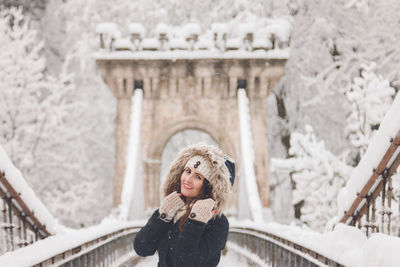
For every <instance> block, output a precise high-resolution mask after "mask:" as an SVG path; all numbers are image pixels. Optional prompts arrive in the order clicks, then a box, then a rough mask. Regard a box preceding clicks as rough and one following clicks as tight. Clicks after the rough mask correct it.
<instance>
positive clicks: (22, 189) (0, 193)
mask: <svg viewBox="0 0 400 267" xmlns="http://www.w3.org/2000/svg"><path fill="white" fill-rule="evenodd" d="M0 197H1V199H0V204H1V208H2V210H1V211H2V212H1V215H2V216H1V221H2V224H1V226H2V228H3V229H2V230H4V232H5V237H6V242H5V244H6V247H5V248H3V251H4V250H5V251H12V250H14V249H15V248H20V247H23V246H26V245H28V244H30V243H32V242H34V241H37V240H39V239H43V238H46V237H48V236H50V235H52V234H54V233H55V232H56V229H58V228H59V225H58V223H57V221H56V220H55V219H54V217H53V216H52V215H51V214H50V212H49V211H48V210H47V208H46V207H45V206H44V205H43V203H42V202H41V201H40V199H39V198H38V197H37V196H36V195H35V193H34V192H33V190H32V189H31V188H30V186H29V185H28V184H27V182H26V181H25V180H24V178H23V177H22V174H21V172H20V171H19V170H18V169H17V168H16V167H15V166H14V165H13V163H12V162H11V160H10V159H9V157H8V155H7V153H6V152H5V151H4V149H3V148H2V147H1V146H0ZM34 239H35V240H34Z"/></svg>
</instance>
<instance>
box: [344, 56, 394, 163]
mask: <svg viewBox="0 0 400 267" xmlns="http://www.w3.org/2000/svg"><path fill="white" fill-rule="evenodd" d="M375 71H376V64H375V63H371V64H370V65H362V66H361V71H360V76H359V77H356V78H354V81H353V83H352V86H351V90H350V91H348V92H346V96H347V99H348V100H349V101H350V103H351V107H352V110H351V113H350V114H349V116H348V118H347V123H348V125H347V129H346V133H347V135H348V138H349V139H350V141H351V144H352V145H353V146H354V147H356V148H357V150H358V154H357V156H356V159H359V158H360V157H362V156H363V155H364V154H365V151H366V150H367V148H368V145H369V143H370V142H371V140H372V137H373V135H374V132H375V131H376V130H377V129H378V128H379V124H380V123H381V121H382V120H383V118H384V116H385V114H386V112H387V111H388V110H389V108H390V107H391V105H392V102H393V96H394V95H395V89H394V88H392V87H391V86H390V84H389V81H387V80H385V79H383V78H382V76H381V75H377V74H376V73H375ZM356 161H357V160H356ZM355 163H358V162H355Z"/></svg>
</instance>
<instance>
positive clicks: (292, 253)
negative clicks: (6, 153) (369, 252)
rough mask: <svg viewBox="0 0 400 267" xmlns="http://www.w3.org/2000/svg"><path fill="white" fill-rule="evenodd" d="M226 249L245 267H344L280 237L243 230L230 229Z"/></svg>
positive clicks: (259, 231)
mask: <svg viewBox="0 0 400 267" xmlns="http://www.w3.org/2000/svg"><path fill="white" fill-rule="evenodd" d="M227 249H228V251H229V250H231V251H232V252H235V253H236V254H238V255H239V256H240V257H241V258H243V259H244V260H245V261H246V262H247V264H248V266H272V267H276V266H277V267H279V266H293V267H296V266H336V267H339V266H344V265H343V264H341V263H338V262H336V261H334V260H332V259H330V258H328V257H325V256H323V255H321V254H319V253H317V252H315V251H313V250H311V249H309V248H306V247H304V246H302V245H299V244H296V243H294V242H292V241H289V240H287V239H284V238H282V237H279V236H276V235H274V234H271V233H268V232H264V231H261V230H255V229H251V228H246V227H231V228H230V230H229V236H228V243H227ZM246 252H249V253H246Z"/></svg>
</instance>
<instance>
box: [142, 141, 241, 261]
mask: <svg viewBox="0 0 400 267" xmlns="http://www.w3.org/2000/svg"><path fill="white" fill-rule="evenodd" d="M234 175H235V167H234V163H233V161H232V160H230V159H229V158H228V157H226V156H225V157H224V154H223V153H222V151H221V150H220V149H218V148H217V147H214V146H208V145H204V144H197V145H193V146H189V147H187V148H185V149H184V150H182V151H181V152H180V153H179V154H178V157H177V159H176V160H175V161H174V162H173V163H172V165H171V167H170V170H169V173H168V175H167V178H166V182H165V185H164V195H165V197H164V199H163V200H162V202H161V205H160V207H159V209H157V210H156V211H155V212H154V213H153V215H152V216H151V218H150V219H149V220H148V222H147V224H146V225H145V226H144V227H143V228H142V229H141V230H140V231H139V233H137V235H136V238H135V241H134V249H135V251H136V253H137V254H138V255H140V256H150V255H153V254H154V253H155V252H156V251H157V252H158V257H159V262H158V266H168V267H172V266H173V267H189V266H217V264H218V262H219V260H220V257H221V251H222V250H223V249H224V247H225V243H226V240H227V237H228V230H229V223H228V220H227V218H226V217H225V215H223V214H222V211H223V209H224V208H225V206H226V205H227V203H228V198H229V195H230V192H231V183H232V184H233V179H234Z"/></svg>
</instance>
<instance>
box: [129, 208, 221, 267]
mask: <svg viewBox="0 0 400 267" xmlns="http://www.w3.org/2000/svg"><path fill="white" fill-rule="evenodd" d="M228 231H229V222H228V220H227V218H226V217H225V215H223V214H222V215H221V216H217V217H215V218H213V219H211V220H210V221H209V222H208V223H207V224H205V223H202V222H199V221H195V220H192V219H190V218H189V219H188V220H187V221H186V223H185V224H184V226H183V229H182V232H179V221H177V222H176V223H175V224H174V223H173V222H172V221H171V222H165V221H163V220H161V219H160V214H159V212H158V210H156V211H155V212H154V213H153V215H152V216H151V218H150V219H149V220H148V222H147V224H146V225H145V226H144V227H143V228H142V229H141V230H140V231H139V233H137V235H136V237H135V241H134V249H135V251H136V253H137V254H138V255H140V256H150V255H154V253H155V252H156V251H157V252H158V257H159V262H158V266H159V267H161V266H162V267H166V266H168V267H192V266H193V267H194V266H196V267H206V266H207V267H208V266H217V265H218V263H219V260H220V257H221V251H222V250H223V249H224V247H225V244H226V241H227V237H228Z"/></svg>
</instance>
